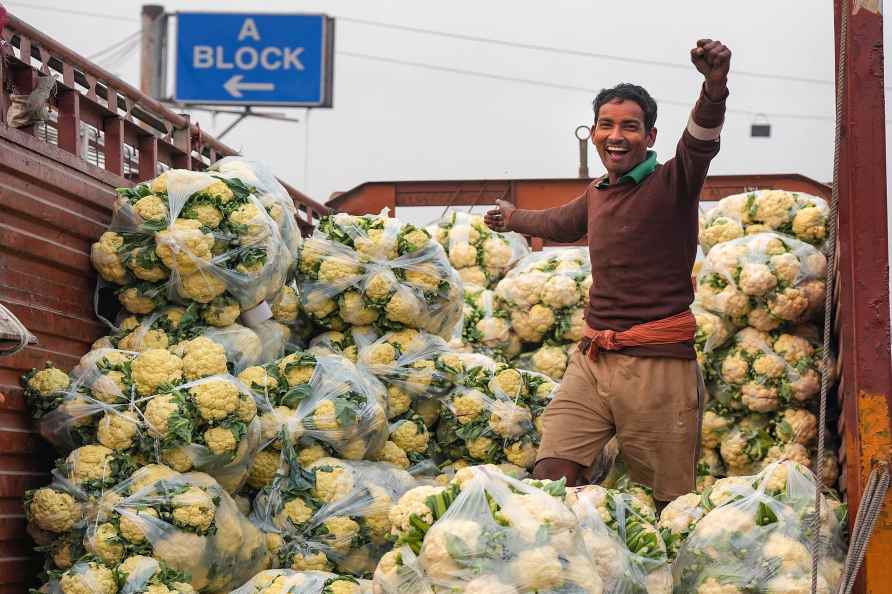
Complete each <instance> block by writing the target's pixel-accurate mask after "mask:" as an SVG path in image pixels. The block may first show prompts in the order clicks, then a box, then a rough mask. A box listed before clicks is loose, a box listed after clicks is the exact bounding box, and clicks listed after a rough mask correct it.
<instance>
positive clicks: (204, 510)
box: [172, 486, 217, 533]
mask: <svg viewBox="0 0 892 594" xmlns="http://www.w3.org/2000/svg"><path fill="white" fill-rule="evenodd" d="M172 504H173V522H174V524H176V525H177V526H181V527H183V528H192V529H195V530H198V531H199V532H202V533H204V532H207V531H208V529H209V528H210V526H211V523H212V522H213V521H214V516H215V515H216V511H217V507H216V505H214V500H213V499H212V498H211V496H210V495H208V494H207V493H206V492H205V491H203V490H202V489H199V488H198V487H194V486H191V487H189V488H188V489H186V490H185V491H183V492H182V493H179V494H177V495H176V496H174V498H173V501H172Z"/></svg>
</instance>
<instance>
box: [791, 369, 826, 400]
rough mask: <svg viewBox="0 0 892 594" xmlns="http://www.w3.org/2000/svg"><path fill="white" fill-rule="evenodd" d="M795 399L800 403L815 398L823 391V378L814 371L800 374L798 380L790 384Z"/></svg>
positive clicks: (809, 370) (810, 370)
mask: <svg viewBox="0 0 892 594" xmlns="http://www.w3.org/2000/svg"><path fill="white" fill-rule="evenodd" d="M790 389H791V390H792V391H793V398H795V399H796V400H797V401H799V402H806V401H808V400H811V399H812V398H814V396H815V395H817V394H818V392H820V391H821V376H820V374H818V372H817V371H815V370H814V369H808V370H806V371H805V372H803V373H801V374H799V377H798V379H796V380H794V381H792V382H790Z"/></svg>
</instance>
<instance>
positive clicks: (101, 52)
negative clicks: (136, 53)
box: [87, 31, 142, 60]
mask: <svg viewBox="0 0 892 594" xmlns="http://www.w3.org/2000/svg"><path fill="white" fill-rule="evenodd" d="M140 35H142V31H134V32H133V33H131V34H130V35H128V36H127V37H125V38H123V39H119V40H118V41H116V42H114V43H113V44H111V45H110V46H108V47H106V48H104V49H101V50H99V51H98V52H96V53H95V54H91V55H89V56H87V59H88V60H96V59H98V58H100V57H102V56H103V55H105V54H107V53H109V52H111V51H112V50H115V49H118V48H119V47H121V46H123V45H125V44H128V42H131V41H133V38H134V37H139V36H140Z"/></svg>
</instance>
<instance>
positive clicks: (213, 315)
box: [201, 299, 242, 328]
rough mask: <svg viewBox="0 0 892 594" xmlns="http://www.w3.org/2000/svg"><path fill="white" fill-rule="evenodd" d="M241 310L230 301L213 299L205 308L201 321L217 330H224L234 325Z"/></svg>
mask: <svg viewBox="0 0 892 594" xmlns="http://www.w3.org/2000/svg"><path fill="white" fill-rule="evenodd" d="M241 313H242V309H241V308H240V307H239V305H238V303H236V302H235V301H233V300H231V299H213V300H211V302H210V303H209V304H208V305H207V306H206V307H205V309H204V311H203V312H202V314H201V319H203V320H204V321H205V322H207V323H208V324H210V325H211V326H215V327H217V328H225V327H226V326H230V325H232V324H234V323H235V320H236V319H237V318H238V317H239V315H241Z"/></svg>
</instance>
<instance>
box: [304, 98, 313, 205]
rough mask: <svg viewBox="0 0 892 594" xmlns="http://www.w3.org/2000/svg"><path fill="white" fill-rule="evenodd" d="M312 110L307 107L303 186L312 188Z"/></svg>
mask: <svg viewBox="0 0 892 594" xmlns="http://www.w3.org/2000/svg"><path fill="white" fill-rule="evenodd" d="M311 111H312V110H311V109H310V108H309V107H308V108H307V109H306V112H307V115H306V116H305V120H306V121H305V122H304V183H303V186H304V187H305V188H307V190H309V189H310V112H311Z"/></svg>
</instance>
